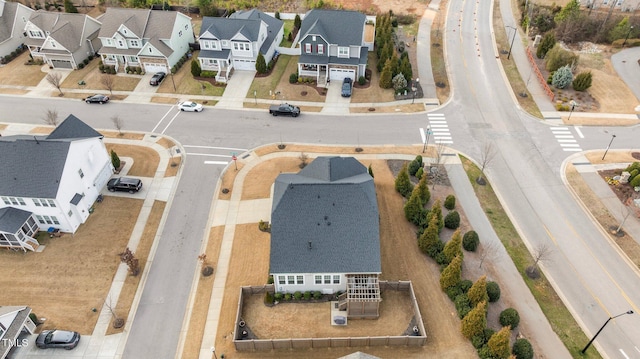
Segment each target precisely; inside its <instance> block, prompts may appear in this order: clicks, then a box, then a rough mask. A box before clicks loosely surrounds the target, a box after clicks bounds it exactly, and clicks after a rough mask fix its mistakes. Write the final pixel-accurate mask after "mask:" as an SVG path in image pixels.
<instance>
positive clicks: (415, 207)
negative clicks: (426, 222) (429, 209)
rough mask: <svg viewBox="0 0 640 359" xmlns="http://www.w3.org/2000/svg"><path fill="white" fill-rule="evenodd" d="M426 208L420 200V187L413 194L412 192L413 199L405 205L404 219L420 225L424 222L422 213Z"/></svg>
mask: <svg viewBox="0 0 640 359" xmlns="http://www.w3.org/2000/svg"><path fill="white" fill-rule="evenodd" d="M423 210H424V207H423V205H422V200H420V194H419V192H418V187H416V188H414V190H413V192H411V197H409V200H408V201H407V203H405V205H404V217H405V218H406V219H407V221H409V222H411V223H413V224H415V225H419V224H420V221H421V220H422V211H423Z"/></svg>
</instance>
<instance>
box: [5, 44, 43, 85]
mask: <svg viewBox="0 0 640 359" xmlns="http://www.w3.org/2000/svg"><path fill="white" fill-rule="evenodd" d="M27 60H29V51H25V52H23V53H22V54H21V55H20V56H18V57H16V58H15V59H13V61H11V62H10V63H8V64H7V65H5V66H3V67H0V84H3V85H13V86H36V85H38V84H39V83H40V81H41V80H42V79H44V77H45V76H47V74H46V73H44V72H42V71H41V70H40V69H41V68H42V65H25V63H26V62H27Z"/></svg>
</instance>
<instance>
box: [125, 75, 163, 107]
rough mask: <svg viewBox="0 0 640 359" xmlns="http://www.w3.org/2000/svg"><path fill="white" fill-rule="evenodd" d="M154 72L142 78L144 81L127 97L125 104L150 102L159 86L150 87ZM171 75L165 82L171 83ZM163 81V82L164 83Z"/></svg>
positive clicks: (141, 80)
mask: <svg viewBox="0 0 640 359" xmlns="http://www.w3.org/2000/svg"><path fill="white" fill-rule="evenodd" d="M153 75H154V73H153V72H147V73H145V74H144V75H143V76H142V79H140V81H139V82H138V85H137V86H136V88H135V89H134V90H133V92H132V93H131V94H130V95H129V96H127V98H126V99H124V100H123V102H132V103H140V102H149V101H150V100H151V97H152V96H153V94H155V93H156V92H158V87H159V86H151V85H149V81H150V80H151V77H153ZM169 76H171V75H170V74H169V75H167V77H165V79H164V81H171V79H170V78H169ZM164 81H163V82H164Z"/></svg>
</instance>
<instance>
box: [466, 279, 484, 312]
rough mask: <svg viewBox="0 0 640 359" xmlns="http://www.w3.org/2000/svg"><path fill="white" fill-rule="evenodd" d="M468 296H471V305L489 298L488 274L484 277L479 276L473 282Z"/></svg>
mask: <svg viewBox="0 0 640 359" xmlns="http://www.w3.org/2000/svg"><path fill="white" fill-rule="evenodd" d="M467 296H468V298H469V301H470V302H471V305H473V306H476V305H478V303H481V302H486V301H487V300H489V296H488V295H487V276H484V275H483V276H482V277H480V278H478V280H477V281H476V282H475V283H473V285H472V286H471V288H469V292H468V293H467Z"/></svg>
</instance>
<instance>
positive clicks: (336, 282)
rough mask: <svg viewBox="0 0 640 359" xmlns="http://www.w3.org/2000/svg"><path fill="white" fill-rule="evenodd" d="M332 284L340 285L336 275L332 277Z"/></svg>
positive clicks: (338, 277)
mask: <svg viewBox="0 0 640 359" xmlns="http://www.w3.org/2000/svg"><path fill="white" fill-rule="evenodd" d="M333 284H340V275H338V274H334V275H333Z"/></svg>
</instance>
